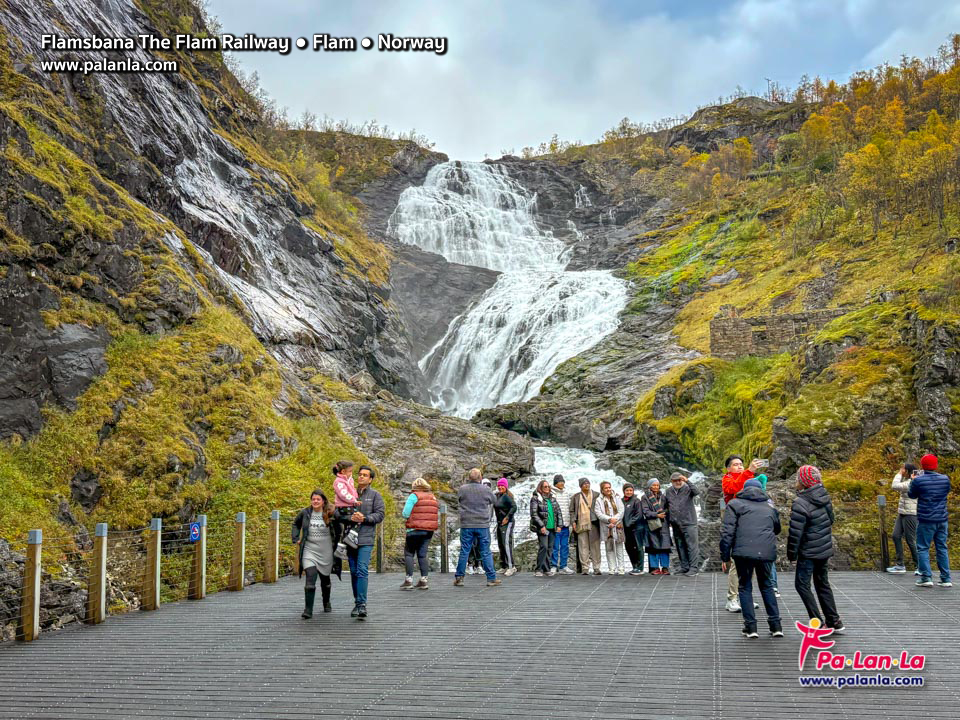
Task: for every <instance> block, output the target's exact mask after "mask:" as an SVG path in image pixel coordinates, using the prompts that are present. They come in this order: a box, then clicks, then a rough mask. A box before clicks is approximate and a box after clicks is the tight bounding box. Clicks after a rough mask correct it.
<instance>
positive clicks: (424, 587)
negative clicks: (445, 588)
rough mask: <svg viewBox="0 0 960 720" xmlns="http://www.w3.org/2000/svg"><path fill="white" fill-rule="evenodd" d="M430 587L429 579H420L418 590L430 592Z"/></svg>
mask: <svg viewBox="0 0 960 720" xmlns="http://www.w3.org/2000/svg"><path fill="white" fill-rule="evenodd" d="M429 589H430V586H429V585H428V584H427V579H426V578H425V577H422V578H420V580H419V582H417V590H429Z"/></svg>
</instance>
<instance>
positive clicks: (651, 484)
mask: <svg viewBox="0 0 960 720" xmlns="http://www.w3.org/2000/svg"><path fill="white" fill-rule="evenodd" d="M654 483H656V484H657V485H659V484H660V481H659V480H658V479H657V478H650V479H649V480H648V481H647V487H648V488H652V487H653V484H654Z"/></svg>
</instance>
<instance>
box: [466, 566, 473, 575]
mask: <svg viewBox="0 0 960 720" xmlns="http://www.w3.org/2000/svg"><path fill="white" fill-rule="evenodd" d="M474 572H475V571H474V569H473V567H471V566H470V565H467V575H473V573H474Z"/></svg>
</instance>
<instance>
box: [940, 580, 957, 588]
mask: <svg viewBox="0 0 960 720" xmlns="http://www.w3.org/2000/svg"><path fill="white" fill-rule="evenodd" d="M937 587H953V583H952V582H950V581H949V580H946V581H944V580H938V581H937Z"/></svg>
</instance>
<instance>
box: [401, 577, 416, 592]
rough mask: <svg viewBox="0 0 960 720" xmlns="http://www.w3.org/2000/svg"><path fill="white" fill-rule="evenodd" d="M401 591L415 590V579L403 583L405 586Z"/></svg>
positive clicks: (408, 579)
mask: <svg viewBox="0 0 960 720" xmlns="http://www.w3.org/2000/svg"><path fill="white" fill-rule="evenodd" d="M400 589H401V590H413V578H412V577H408V578H407V579H406V580H404V581H403V585H401V586H400Z"/></svg>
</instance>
